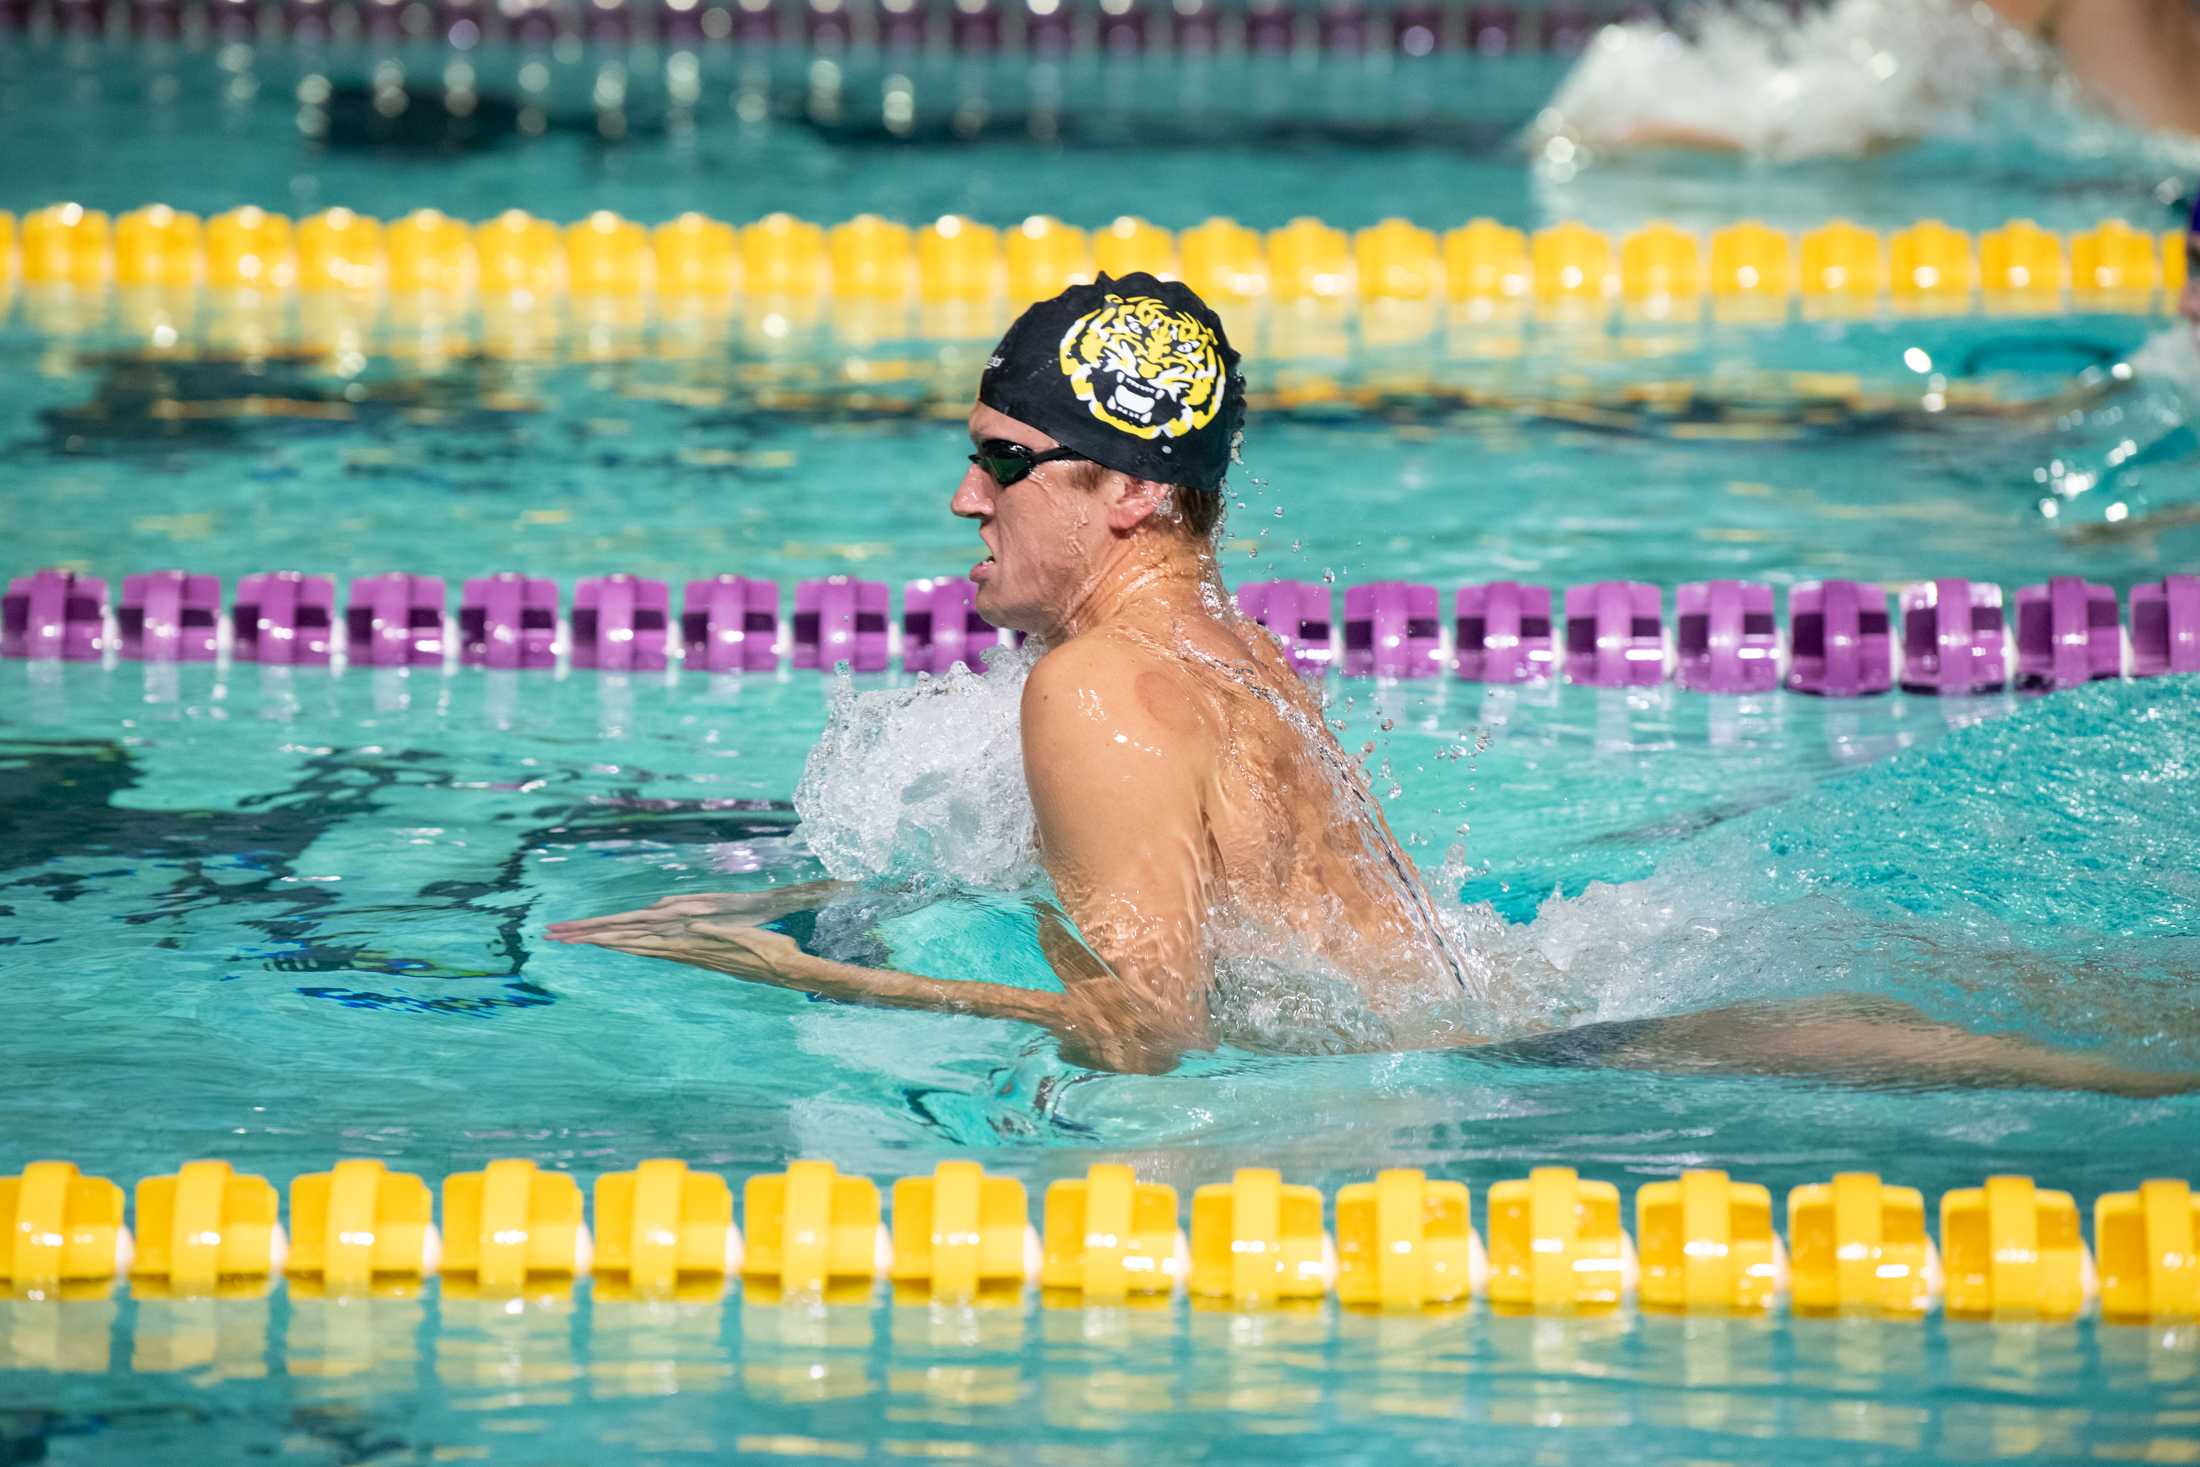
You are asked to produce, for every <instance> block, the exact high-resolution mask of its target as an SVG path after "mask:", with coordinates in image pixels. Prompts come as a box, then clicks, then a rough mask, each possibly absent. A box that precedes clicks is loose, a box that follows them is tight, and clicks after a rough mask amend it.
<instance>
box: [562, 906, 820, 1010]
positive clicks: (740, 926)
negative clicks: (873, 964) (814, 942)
mask: <svg viewBox="0 0 2200 1467" xmlns="http://www.w3.org/2000/svg"><path fill="white" fill-rule="evenodd" d="M708 900H709V899H708V898H696V897H681V898H672V899H670V900H668V901H662V902H659V903H657V904H656V905H655V906H652V907H644V908H643V909H642V910H640V911H638V912H618V913H614V914H613V915H611V916H608V917H591V918H589V919H587V920H586V921H581V922H561V923H558V924H557V925H556V926H554V927H552V928H551V929H550V931H549V937H550V938H551V940H552V941H554V942H576V943H586V944H588V945H589V946H591V947H608V948H610V949H612V950H613V951H615V952H622V953H633V954H634V955H635V956H636V957H643V958H665V959H668V960H670V961H672V962H675V963H686V964H688V965H689V966H690V967H695V968H708V969H710V970H711V971H712V972H714V973H724V974H726V975H727V976H728V977H731V978H742V979H746V980H747V981H749V982H751V983H769V984H772V985H773V986H775V987H780V988H801V989H804V990H805V991H808V992H816V991H818V990H817V989H816V988H815V987H814V986H812V983H811V982H806V981H805V979H806V978H811V979H813V980H814V975H812V974H811V973H810V972H809V970H808V968H807V966H806V965H808V964H815V963H822V962H823V961H824V960H823V959H820V958H812V957H811V956H810V955H809V954H808V953H805V952H803V951H802V949H801V947H800V945H798V944H797V943H796V942H795V940H794V939H793V938H791V937H789V936H788V935H787V934H786V933H784V932H774V931H772V930H771V929H770V928H768V927H756V926H751V925H749V924H746V923H743V922H740V921H738V920H726V919H723V918H720V917H718V916H716V915H714V914H713V913H711V912H710V911H708V910H707V908H705V909H704V910H691V909H692V908H696V907H704V904H705V903H707V901H708Z"/></svg>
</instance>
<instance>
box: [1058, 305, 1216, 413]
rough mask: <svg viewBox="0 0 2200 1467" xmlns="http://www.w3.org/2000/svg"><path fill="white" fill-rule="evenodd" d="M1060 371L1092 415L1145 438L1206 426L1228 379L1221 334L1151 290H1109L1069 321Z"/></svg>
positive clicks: (1064, 334) (1063, 338)
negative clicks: (1100, 302)
mask: <svg viewBox="0 0 2200 1467" xmlns="http://www.w3.org/2000/svg"><path fill="white" fill-rule="evenodd" d="M1062 375H1063V376H1065V377H1067V378H1068V379H1069V384H1070V387H1071V388H1072V389H1073V390H1075V392H1076V393H1077V395H1078V396H1079V397H1080V398H1082V399H1084V403H1085V406H1086V407H1088V408H1090V409H1091V410H1092V415H1093V416H1094V417H1096V418H1098V419H1099V420H1100V421H1101V422H1103V423H1106V424H1107V425H1108V426H1109V427H1111V428H1117V429H1120V430H1121V431H1123V432H1125V433H1130V434H1133V435H1135V436H1137V437H1140V438H1176V437H1180V436H1182V435H1183V434H1186V433H1191V432H1196V431H1197V430H1199V429H1201V428H1204V427H1206V426H1207V424H1208V423H1209V422H1211V421H1213V419H1214V416H1215V413H1216V412H1217V411H1218V410H1219V409H1220V408H1221V406H1222V397H1223V389H1224V386H1225V385H1226V381H1227V376H1226V374H1225V372H1224V370H1223V366H1222V352H1221V349H1220V345H1219V343H1217V342H1216V340H1215V334H1214V333H1213V332H1212V331H1210V330H1208V329H1207V327H1206V326H1204V325H1202V324H1201V323H1200V322H1199V320H1198V319H1197V318H1196V317H1193V316H1190V315H1187V314H1186V313H1184V312H1183V311H1178V310H1174V309H1171V308H1170V307H1169V306H1168V305H1166V304H1164V303H1163V302H1161V301H1158V300H1156V299H1154V298H1153V297H1152V296H1148V295H1134V296H1120V295H1110V296H1109V297H1108V298H1107V304H1105V305H1103V306H1101V307H1100V309H1098V310H1096V311H1090V312H1087V313H1086V314H1085V315H1082V316H1080V317H1078V318H1077V320H1076V321H1074V322H1073V323H1071V325H1070V328H1069V330H1068V331H1066V332H1064V333H1063V336H1062Z"/></svg>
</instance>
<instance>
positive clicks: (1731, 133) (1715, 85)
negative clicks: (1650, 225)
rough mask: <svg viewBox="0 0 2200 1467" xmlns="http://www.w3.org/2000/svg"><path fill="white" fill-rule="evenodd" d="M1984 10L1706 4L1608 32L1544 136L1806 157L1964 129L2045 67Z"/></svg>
mask: <svg viewBox="0 0 2200 1467" xmlns="http://www.w3.org/2000/svg"><path fill="white" fill-rule="evenodd" d="M1982 9H1983V7H1973V6H1970V5H1964V4H1956V3H1949V0H1838V3H1836V4H1834V5H1832V6H1829V7H1827V8H1826V9H1824V10H1818V11H1813V12H1811V13H1810V14H1808V15H1806V16H1804V17H1802V18H1801V19H1791V18H1789V17H1788V16H1787V15H1786V14H1784V13H1781V12H1779V11H1776V10H1773V9H1771V8H1770V7H1765V8H1761V9H1758V8H1745V9H1732V10H1728V9H1711V8H1708V7H1707V8H1706V9H1704V10H1703V11H1702V12H1701V13H1700V14H1699V16H1698V17H1697V19H1696V21H1695V24H1694V25H1693V27H1692V29H1693V32H1694V33H1693V34H1692V35H1688V36H1683V35H1677V34H1675V33H1673V32H1671V31H1668V30H1667V29H1665V28H1664V27H1663V26H1659V25H1648V24H1642V23H1639V22H1638V23H1634V24H1629V25H1614V26H1606V27H1605V28H1604V29H1603V30H1601V31H1600V32H1598V34H1597V37H1596V39H1595V41H1594V42H1592V43H1591V45H1590V46H1589V49H1588V50H1587V51H1586V52H1585V53H1583V55H1582V58H1581V60H1580V62H1579V63H1578V64H1577V65H1576V66H1575V67H1574V69H1573V71H1572V72H1571V73H1570V74H1569V75H1568V76H1567V78H1566V80H1565V82H1564V83H1562V84H1561V85H1560V87H1559V89H1558V92H1557V93H1556V95H1554V96H1553V97H1552V99H1551V102H1550V105H1549V106H1548V107H1547V108H1546V109H1545V111H1544V113H1543V116H1542V117H1541V118H1540V119H1539V121H1538V123H1537V127H1536V141H1538V142H1539V143H1542V144H1545V145H1547V144H1549V143H1550V142H1551V141H1552V140H1555V139H1563V140H1565V141H1566V142H1568V143H1587V144H1591V145H1596V144H1625V143H1632V142H1638V141H1642V142H1656V141H1659V140H1661V139H1675V140H1677V139H1685V138H1701V139H1707V140H1708V139H1720V140H1723V141H1724V142H1726V143H1727V144H1728V145H1730V146H1733V147H1736V148H1739V149H1740V150H1742V151H1744V152H1748V153H1755V154H1760V155H1762V156H1765V157H1770V158H1778V159H1796V158H1810V157H1827V156H1842V155H1854V154H1859V153H1863V152H1867V151H1869V150H1870V149H1871V148H1873V147H1875V146H1878V145H1880V144H1883V143H1886V142H1889V141H1893V140H1897V139H1907V138H1916V137H1927V136H1933V135H1938V134H1944V133H1952V132H1963V131H1968V130H1969V129H1970V128H1971V126H1972V125H1973V123H1974V122H1975V119H1976V114H1977V109H1978V106H1979V103H1980V101H1981V99H1982V98H1984V97H1985V96H1986V95H1987V93H1988V91H1989V90H1990V89H1991V87H1992V86H1993V85H1994V84H1995V83H1996V82H1999V81H2003V80H2006V79H2008V78H2009V77H2010V76H2012V75H2014V74H2018V73H2020V72H2025V71H2032V72H2038V71H2040V70H2042V69H2043V68H2044V67H2045V64H2046V63H2045V61H2044V60H2043V58H2042V57H2041V55H2040V54H2039V48H2037V47H2036V46H2033V45H2032V44H2031V43H2029V42H2027V41H2026V40H2024V38H2023V37H2021V36H2019V35H2018V34H2017V33H2016V32H2015V31H2013V30H2011V29H2010V28H2009V27H2007V26H2005V25H2002V24H2000V23H1999V22H1998V21H1995V20H1994V19H1993V18H1992V17H1991V15H1990V13H1989V14H1980V13H1977V12H1978V11H1979V10H1982ZM1564 156H1565V157H1567V158H1571V156H1572V153H1571V150H1570V149H1569V150H1568V151H1567V153H1566V154H1565V155H1564Z"/></svg>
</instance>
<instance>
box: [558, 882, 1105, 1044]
mask: <svg viewBox="0 0 2200 1467" xmlns="http://www.w3.org/2000/svg"><path fill="white" fill-rule="evenodd" d="M694 900H696V899H695V898H674V899H672V901H671V902H660V903H658V904H657V905H656V906H654V907H647V908H644V909H643V910H641V911H637V912H620V913H616V914H614V915H612V916H608V917H592V918H589V919H588V920H586V921H582V922H564V923H560V924H558V925H557V926H555V927H553V928H552V929H550V932H549V934H548V935H549V936H550V937H551V939H552V940H553V941H557V942H572V943H585V944H587V945H589V946H592V947H607V948H611V949H613V950H614V951H617V952H625V953H633V954H634V955H635V956H637V957H645V958H663V959H666V960H667V961H670V962H676V963H685V964H687V965H688V966H690V967H694V968H704V969H708V970H709V971H711V972H715V973H724V974H726V975H727V976H728V977H732V978H741V979H745V980H747V981H748V982H751V983H763V984H768V985H770V986H771V987H774V988H791V989H795V990H796V991H798V992H802V993H813V994H816V995H818V996H819V997H821V998H835V999H841V1000H844V1001H846V1002H849V1003H869V1004H879V1005H883V1006H885V1007H888V1008H911V1009H934V1010H941V1011H945V1012H950V1013H962V1014H976V1015H979V1016H981V1017H984V1018H993V1019H1018V1020H1022V1021H1023V1022H1025V1023H1030V1024H1040V1025H1043V1026H1045V1027H1047V1028H1050V1029H1056V1030H1061V1029H1062V1028H1063V1026H1064V1025H1065V1024H1067V1023H1068V1021H1069V1019H1070V1017H1071V1015H1070V1013H1069V1006H1068V1005H1066V1004H1064V1003H1063V1002H1062V995H1061V994H1058V993H1049V992H1047V991H1045V990H1043V989H1025V988H1016V987H1012V986H1011V985H1009V984H1005V983H985V982H978V981H973V980H967V979H954V978H926V977H924V976H922V975H921V974H917V973H904V972H901V971H900V970H898V969H894V968H866V967H862V966H860V965H858V964H855V963H842V962H837V961H835V960H833V959H831V958H822V957H818V956H817V955H816V954H814V953H806V952H804V951H803V950H802V949H801V947H800V945H798V944H797V943H796V942H795V940H794V939H793V938H792V937H789V936H788V935H787V934H785V933H784V932H774V931H772V930H771V929H770V928H768V927H754V926H750V925H747V924H746V923H743V922H741V921H739V920H736V919H732V918H718V917H714V916H711V915H709V914H707V913H705V914H696V913H691V912H687V911H684V910H680V909H679V908H678V906H677V904H678V903H680V902H692V901H694Z"/></svg>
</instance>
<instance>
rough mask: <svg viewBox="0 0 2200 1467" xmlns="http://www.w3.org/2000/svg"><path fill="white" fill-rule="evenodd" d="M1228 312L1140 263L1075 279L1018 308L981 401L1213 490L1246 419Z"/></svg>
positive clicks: (1148, 471) (1106, 453)
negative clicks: (1087, 280)
mask: <svg viewBox="0 0 2200 1467" xmlns="http://www.w3.org/2000/svg"><path fill="white" fill-rule="evenodd" d="M1237 363H1238V354H1237V353H1236V352H1234V351H1232V350H1231V349H1230V339H1229V337H1227V336H1225V335H1224V334H1223V331H1222V318H1221V317H1220V316H1217V315H1216V314H1215V313H1214V312H1213V311H1211V310H1209V309H1208V307H1207V303H1206V302H1205V301H1203V300H1201V299H1200V298H1199V297H1198V296H1197V295H1196V294H1194V293H1193V292H1192V290H1191V289H1190V287H1188V286H1185V285H1181V284H1179V283H1177V282H1176V281H1173V280H1166V281H1165V280H1156V279H1155V278H1154V277H1153V276H1151V275H1147V274H1144V273H1139V274H1133V275H1125V276H1123V277H1122V278H1121V279H1120V280H1111V279H1109V278H1108V277H1107V276H1105V275H1103V276H1101V277H1100V278H1099V279H1098V280H1096V281H1094V282H1093V283H1092V284H1090V285H1073V286H1071V287H1070V288H1069V289H1068V290H1065V291H1063V292H1062V293H1061V294H1060V295H1058V296H1056V297H1054V299H1052V300H1047V301H1040V302H1039V303H1038V304H1037V305H1035V306H1032V307H1031V308H1030V309H1028V310H1026V311H1025V312H1024V313H1023V314H1022V315H1021V316H1018V317H1017V318H1016V324H1015V325H1013V326H1011V327H1009V328H1008V334H1007V335H1006V336H1004V337H1002V338H1001V344H1000V345H999V346H997V347H995V348H993V356H992V358H991V360H989V361H987V363H986V364H985V375H984V376H983V377H981V378H980V379H979V380H978V401H980V402H982V403H984V404H985V405H986V406H987V407H989V408H992V409H993V410H994V411H996V412H1002V413H1006V414H1008V415H1009V416H1010V417H1012V418H1020V419H1022V420H1023V421H1024V422H1026V423H1029V424H1030V425H1031V426H1032V427H1034V428H1037V429H1039V430H1040V431H1041V432H1043V433H1047V434H1050V435H1052V436H1053V438H1054V439H1055V440H1056V441H1057V442H1059V443H1061V444H1062V445H1063V446H1064V447H1066V448H1074V449H1076V450H1077V451H1078V452H1079V453H1081V454H1083V455H1085V457H1087V458H1089V459H1091V460H1092V461H1093V462H1095V463H1097V464H1101V465H1103V466H1105V467H1107V468H1111V469H1117V470H1120V471H1121V472H1123V473H1126V474H1129V475H1131V476H1133V477H1134V478H1139V479H1152V480H1154V481H1155V482H1157V483H1161V484H1181V485H1183V486H1184V487H1186V488H1188V489H1214V488H1219V487H1220V486H1221V484H1222V477H1223V475H1224V474H1226V473H1228V472H1229V469H1230V449H1231V445H1232V443H1233V441H1234V440H1235V439H1236V438H1237V434H1238V429H1239V428H1240V427H1242V426H1243V425H1244V422H1245V379H1244V378H1243V377H1241V376H1239V375H1238V371H1237Z"/></svg>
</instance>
